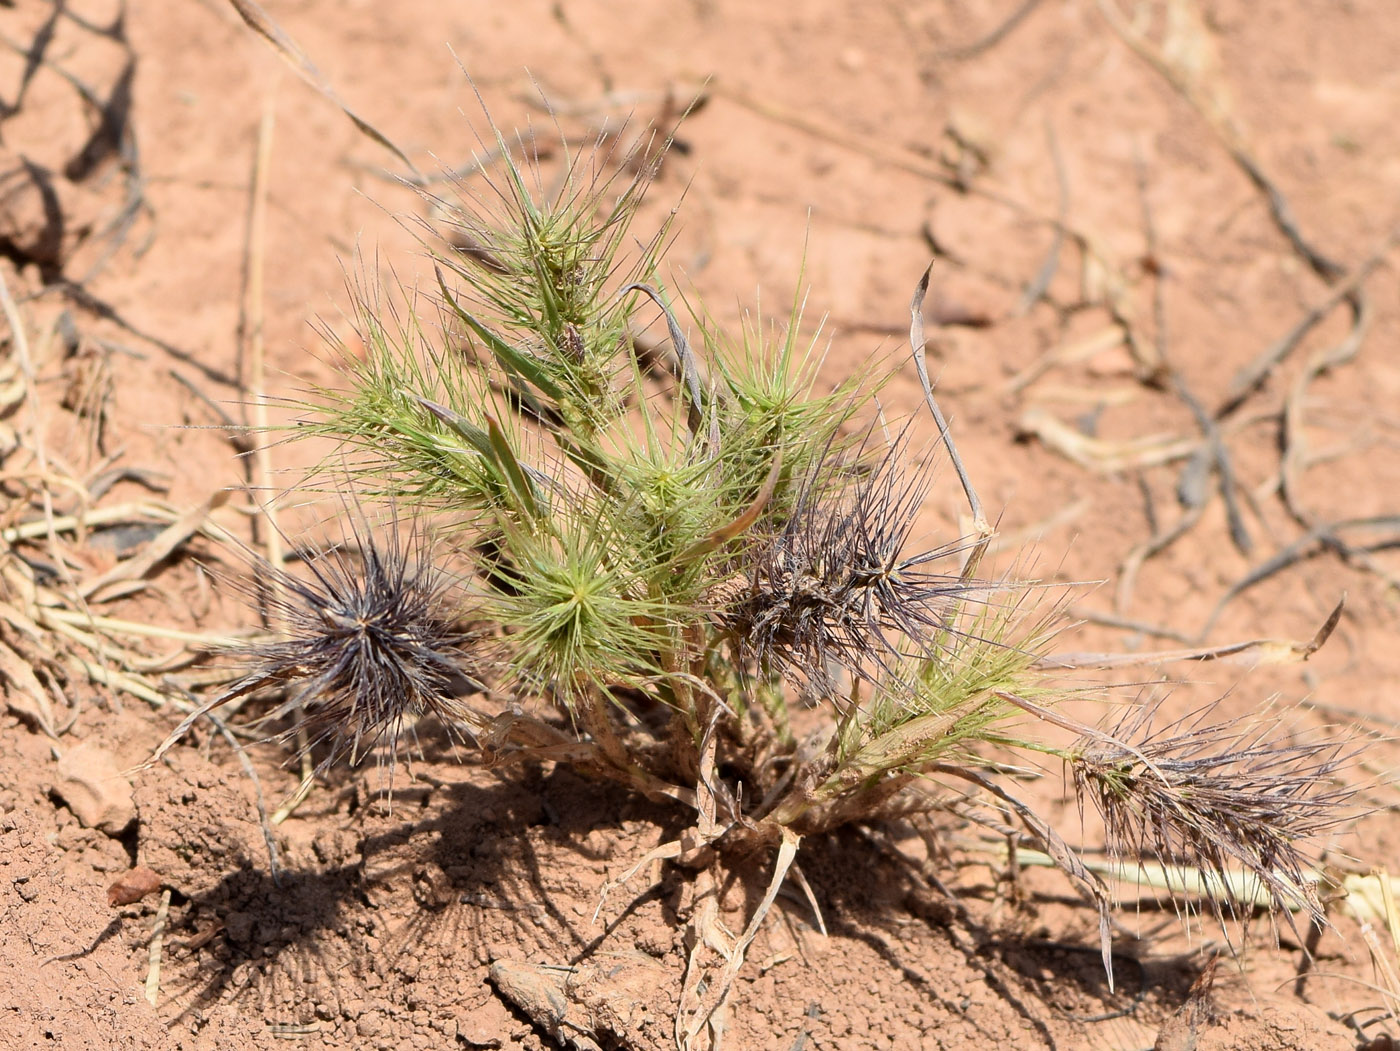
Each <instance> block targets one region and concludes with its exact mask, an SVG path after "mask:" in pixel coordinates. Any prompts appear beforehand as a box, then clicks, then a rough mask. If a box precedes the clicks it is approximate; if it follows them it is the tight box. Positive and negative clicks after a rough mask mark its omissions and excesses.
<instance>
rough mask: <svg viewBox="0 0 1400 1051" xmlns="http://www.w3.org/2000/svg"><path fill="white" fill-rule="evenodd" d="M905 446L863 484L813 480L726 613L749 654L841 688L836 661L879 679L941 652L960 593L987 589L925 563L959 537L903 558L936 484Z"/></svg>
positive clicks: (812, 685) (814, 685) (776, 668)
mask: <svg viewBox="0 0 1400 1051" xmlns="http://www.w3.org/2000/svg"><path fill="white" fill-rule="evenodd" d="M906 451H907V450H906V449H905V445H904V443H903V442H902V441H896V442H893V443H891V444H890V446H889V447H888V448H887V449H886V450H885V452H884V454H883V456H882V457H881V459H880V460H879V461H878V462H877V463H876V464H875V465H874V467H873V468H871V469H870V470H869V471H868V472H867V473H866V474H865V475H864V476H863V477H862V478H860V479H859V480H858V481H857V482H856V483H855V484H854V485H853V486H840V485H839V483H838V482H834V481H832V480H829V479H828V480H825V482H826V484H824V485H823V484H820V482H816V483H809V484H808V486H807V491H806V492H804V494H803V496H802V498H801V499H800V500H799V502H798V505H797V507H796V509H795V510H794V512H793V514H792V515H791V517H789V518H788V519H787V521H786V522H785V523H784V524H783V526H782V528H781V529H780V530H779V531H778V532H776V533H775V534H774V535H773V536H772V537H770V538H768V539H767V540H766V541H765V542H762V543H760V544H759V545H758V546H757V548H756V549H755V550H754V552H753V555H752V562H751V563H750V565H749V567H748V570H747V574H746V586H745V587H744V588H743V590H742V591H741V592H740V593H738V594H737V595H736V596H735V597H734V599H733V600H732V601H731V602H730V603H729V604H728V606H727V608H726V609H725V610H724V611H723V613H722V615H721V623H722V624H723V626H724V627H725V629H726V630H727V631H728V632H729V633H730V634H731V636H732V637H734V638H736V639H737V640H738V643H739V648H740V652H741V654H742V655H743V657H744V659H745V660H747V661H750V662H752V663H754V664H755V665H756V666H757V667H758V668H759V669H761V670H763V671H765V672H775V673H779V674H782V675H783V676H785V677H786V678H788V679H789V680H792V681H794V682H796V683H798V684H799V685H801V686H803V687H804V688H806V689H808V690H810V691H812V692H814V693H817V694H819V695H825V696H831V695H832V694H833V692H834V690H835V688H836V686H837V683H836V681H835V679H834V677H833V675H832V668H833V667H835V668H840V669H843V670H844V671H845V672H846V673H847V674H849V675H851V676H854V677H860V678H864V679H869V680H871V681H875V679H876V678H878V677H886V678H887V677H888V674H889V673H891V672H892V671H894V669H895V667H896V666H897V665H898V664H899V663H900V662H901V661H903V660H904V659H905V658H907V657H910V656H917V657H932V656H933V654H934V653H935V651H936V649H937V641H936V640H938V639H939V638H941V637H944V636H945V635H946V633H947V632H948V631H949V630H950V627H951V620H952V618H951V616H950V614H951V612H952V609H953V606H954V604H955V603H956V602H957V600H958V599H960V598H963V597H966V596H968V595H970V594H972V593H975V592H979V591H984V590H986V589H987V587H988V585H986V584H984V583H981V582H977V581H967V580H964V579H962V578H961V577H959V576H956V575H948V574H944V573H936V572H933V571H931V570H930V569H928V568H927V567H928V565H929V564H930V563H932V562H935V561H937V560H940V559H946V558H949V557H951V556H953V555H956V554H957V553H958V552H959V551H960V550H962V549H963V546H962V544H961V543H955V544H952V545H947V546H944V547H939V548H934V549H932V550H928V551H923V552H920V553H918V554H914V555H905V554H904V552H905V549H906V548H907V547H908V541H909V536H910V533H911V532H912V530H913V527H914V523H915V521H916V518H917V514H918V509H919V504H920V502H921V499H922V496H923V493H924V489H925V485H926V482H925V481H924V480H923V479H922V478H919V477H914V478H911V477H910V476H909V475H908V473H907V472H906V471H905V470H904V469H903V467H902V464H903V461H904V460H905V457H906ZM814 490H825V492H823V493H817V492H814ZM833 490H834V491H833Z"/></svg>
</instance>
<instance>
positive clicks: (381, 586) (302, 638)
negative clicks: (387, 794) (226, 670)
mask: <svg viewBox="0 0 1400 1051" xmlns="http://www.w3.org/2000/svg"><path fill="white" fill-rule="evenodd" d="M352 546H353V547H355V548H358V551H357V552H356V553H358V555H359V557H358V558H355V557H354V553H352V552H348V551H345V550H342V549H339V548H337V549H335V550H333V551H332V552H329V553H316V554H312V555H310V556H308V557H307V558H306V565H307V566H308V568H309V570H310V573H311V578H310V579H302V578H300V577H296V576H293V575H291V574H289V573H286V572H284V571H282V570H280V569H274V568H272V567H269V566H266V565H264V567H263V569H264V572H265V573H267V574H269V575H270V576H271V578H272V579H273V584H274V587H273V588H272V589H271V592H272V595H273V596H274V597H273V599H272V607H273V611H274V613H275V614H277V619H278V620H279V621H280V622H281V627H282V629H283V632H284V634H283V637H282V638H279V639H277V640H275V641H271V642H265V643H261V644H257V645H254V646H251V647H250V648H249V649H248V650H247V651H246V652H245V653H244V655H243V656H244V659H245V660H246V662H247V665H248V671H247V672H246V673H245V674H244V675H243V677H242V678H240V679H239V680H238V681H237V682H235V683H233V684H232V685H231V686H230V687H229V689H228V690H226V691H225V692H224V694H222V695H221V696H220V698H216V703H217V704H221V703H225V702H226V701H228V700H231V699H233V698H234V697H237V696H242V695H244V694H247V693H250V692H252V691H254V690H259V689H265V688H267V687H272V686H282V687H285V688H287V689H288V690H289V696H288V699H287V701H286V702H285V703H284V704H282V705H281V706H280V707H279V708H278V709H277V710H276V711H274V712H273V713H272V714H271V716H269V718H276V717H280V716H282V715H286V714H290V713H293V712H295V711H296V710H297V709H298V708H300V722H299V723H298V724H297V725H296V726H293V727H292V728H291V729H289V730H287V731H286V732H285V733H284V734H282V735H281V736H283V737H291V736H293V735H295V734H296V733H297V732H298V731H299V730H302V729H304V730H305V731H306V734H307V741H308V747H309V748H319V747H321V746H325V747H326V749H327V751H326V755H325V757H324V758H323V759H322V761H321V764H320V766H321V768H324V767H326V766H329V765H330V764H331V763H334V762H336V761H338V760H339V759H341V758H344V757H347V756H348V757H349V759H350V760H351V762H352V763H353V762H358V761H359V760H360V759H361V758H362V757H363V756H364V755H365V754H366V753H367V752H369V751H372V750H375V749H376V748H378V747H379V746H380V745H383V744H388V745H389V761H390V762H392V761H393V758H394V755H395V752H396V748H397V743H398V737H399V734H400V733H401V732H402V731H403V729H404V728H405V726H406V725H410V724H411V722H412V720H414V719H416V718H417V717H418V716H421V715H423V714H432V715H435V716H437V717H438V718H439V719H441V720H442V722H443V723H444V724H445V725H446V726H447V727H448V729H449V732H453V733H456V732H459V731H460V726H459V724H458V716H459V714H460V713H459V711H458V706H457V705H456V704H455V703H454V696H455V695H456V694H457V693H459V692H462V691H463V689H464V688H467V689H469V688H470V686H471V685H472V673H471V668H472V657H471V647H472V643H473V637H472V635H471V633H470V632H469V631H468V630H467V629H466V628H465V627H464V626H463V624H462V622H461V618H460V616H459V611H458V610H456V608H455V607H454V605H453V603H452V602H451V601H450V592H451V590H452V584H451V581H450V579H449V577H448V576H447V575H446V574H445V573H443V572H442V571H441V570H438V569H436V568H434V566H433V563H432V558H431V551H430V549H429V548H430V545H429V544H428V543H427V542H426V541H425V540H423V539H422V538H421V537H420V536H417V535H414V536H411V537H410V538H409V540H408V541H407V542H406V543H405V542H402V541H400V540H399V539H398V537H397V536H392V535H391V536H390V537H388V538H387V539H384V540H375V539H374V538H372V537H370V536H368V535H364V536H356V537H354V538H353V545H352ZM211 707H212V705H211ZM381 761H382V760H381Z"/></svg>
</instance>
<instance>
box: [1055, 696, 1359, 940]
mask: <svg viewBox="0 0 1400 1051" xmlns="http://www.w3.org/2000/svg"><path fill="white" fill-rule="evenodd" d="M1209 710H1210V709H1209V708H1207V709H1206V710H1205V711H1207V712H1208V711H1209ZM1153 711H1154V709H1153V707H1148V708H1147V709H1145V710H1144V711H1143V712H1142V713H1141V714H1140V715H1138V716H1136V717H1135V718H1134V719H1132V720H1131V722H1130V723H1127V724H1125V725H1123V726H1120V727H1119V728H1118V730H1117V731H1115V732H1114V733H1113V734H1111V735H1096V736H1094V737H1092V738H1085V739H1083V740H1082V741H1081V742H1080V745H1079V746H1078V747H1077V748H1076V749H1075V750H1074V751H1072V752H1071V753H1070V755H1069V766H1070V770H1071V774H1072V777H1073V781H1074V788H1075V792H1076V794H1077V796H1078V798H1079V801H1080V805H1081V806H1083V803H1084V800H1085V799H1086V798H1087V799H1088V800H1090V801H1091V802H1092V803H1093V805H1094V807H1095V809H1097V810H1098V812H1099V814H1100V816H1101V817H1102V818H1103V821H1104V827H1105V830H1106V835H1107V845H1108V847H1109V850H1110V851H1111V852H1112V853H1114V854H1115V855H1116V856H1118V857H1120V858H1130V859H1134V860H1136V859H1141V858H1153V859H1156V860H1159V861H1162V862H1167V863H1174V864H1184V865H1187V866H1190V867H1191V868H1194V869H1196V870H1197V871H1199V872H1200V873H1202V874H1203V876H1204V877H1205V880H1206V885H1207V887H1208V888H1209V891H1210V893H1209V894H1208V895H1207V900H1208V903H1209V905H1210V906H1211V907H1212V908H1213V910H1214V911H1215V912H1216V914H1217V918H1221V919H1223V918H1225V917H1226V916H1228V917H1229V918H1232V919H1238V920H1244V921H1247V920H1248V918H1249V915H1250V913H1251V912H1252V908H1253V905H1252V903H1253V899H1254V894H1253V893H1252V892H1251V888H1249V887H1248V886H1247V885H1242V884H1241V882H1240V880H1239V878H1238V875H1239V873H1240V872H1241V871H1243V873H1244V874H1245V875H1246V877H1247V878H1248V879H1250V880H1254V881H1257V885H1258V886H1259V887H1261V888H1262V889H1263V891H1264V892H1265V895H1266V896H1267V897H1268V899H1269V900H1270V902H1271V904H1272V911H1275V912H1280V911H1281V912H1283V913H1284V915H1285V916H1289V923H1290V924H1291V923H1292V919H1291V916H1290V913H1291V912H1292V911H1293V910H1302V911H1305V912H1307V913H1308V914H1309V916H1310V917H1311V918H1312V919H1313V920H1314V921H1316V922H1318V923H1322V922H1325V917H1324V916H1323V910H1322V903H1321V901H1320V900H1319V898H1318V895H1317V892H1316V881H1317V875H1316V864H1315V861H1314V859H1313V858H1312V856H1311V855H1310V854H1309V852H1308V850H1307V842H1308V841H1309V840H1310V839H1313V838H1314V837H1316V836H1318V835H1320V834H1321V833H1324V832H1326V831H1328V830H1330V829H1332V828H1334V827H1336V826H1338V825H1339V824H1341V823H1343V822H1344V821H1345V820H1346V819H1347V818H1348V817H1349V816H1350V814H1349V812H1348V804H1350V803H1351V802H1352V801H1353V800H1354V795H1355V794H1354V792H1352V791H1351V790H1348V789H1345V788H1341V787H1336V785H1335V777H1334V775H1335V774H1337V773H1338V772H1339V771H1340V770H1341V769H1343V768H1344V767H1345V766H1347V765H1348V761H1349V759H1350V756H1348V755H1347V754H1345V752H1344V749H1343V748H1342V747H1341V746H1339V745H1337V744H1335V743H1324V742H1311V743H1310V742H1287V741H1280V740H1278V739H1277V737H1276V736H1274V735H1273V734H1271V730H1270V727H1269V726H1267V725H1265V724H1264V723H1263V722H1262V721H1260V720H1257V719H1247V720H1238V721H1233V722H1226V723H1224V724H1220V723H1214V724H1212V723H1207V722H1205V720H1204V718H1203V713H1198V714H1197V715H1196V716H1194V717H1188V718H1187V719H1184V720H1180V721H1177V722H1173V723H1171V724H1169V725H1167V726H1166V727H1163V728H1161V729H1158V730H1153V728H1152V726H1151V719H1152V715H1153ZM1135 737H1136V738H1140V739H1139V740H1138V742H1137V743H1135V744H1134V743H1129V742H1130V740H1131V739H1132V738H1135ZM1329 786H1332V787H1329Z"/></svg>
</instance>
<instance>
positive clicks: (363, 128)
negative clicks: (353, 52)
mask: <svg viewBox="0 0 1400 1051" xmlns="http://www.w3.org/2000/svg"><path fill="white" fill-rule="evenodd" d="M229 3H230V4H232V5H233V9H234V10H235V11H237V12H238V17H239V18H241V19H243V21H244V22H245V23H247V25H248V28H249V29H251V30H253V32H255V33H257V34H258V36H260V37H262V38H263V39H264V40H266V41H267V42H268V43H269V44H271V45H272V48H273V50H274V51H276V52H277V54H278V55H279V56H280V57H281V58H282V60H283V61H285V62H286V63H287V65H289V66H291V67H292V69H294V70H296V74H297V76H298V77H300V78H301V79H302V80H303V81H305V82H306V83H307V84H309V85H310V86H311V87H312V88H314V89H315V90H316V91H317V92H318V93H319V94H320V95H321V96H322V97H323V98H324V99H326V100H327V101H328V102H330V103H332V104H333V105H335V106H336V107H337V108H338V109H339V110H340V111H341V112H342V113H344V114H345V115H346V116H347V117H349V118H350V122H351V123H352V124H354V125H355V127H356V128H358V129H359V130H360V132H361V134H363V135H365V136H367V137H368V138H370V139H372V140H373V141H374V142H377V143H378V144H379V145H380V146H383V147H384V148H385V149H386V150H388V151H389V152H390V153H392V154H393V155H394V156H395V157H397V158H398V159H399V160H401V161H403V163H404V164H405V165H406V166H407V167H408V169H409V171H411V172H413V173H414V175H419V173H418V169H417V167H415V166H414V164H413V162H412V161H411V160H409V159H408V155H407V154H406V153H404V152H403V150H401V149H399V148H398V147H397V146H395V145H394V143H393V140H392V139H390V138H389V137H388V136H387V135H385V134H384V133H383V132H381V131H380V130H379V129H378V128H376V127H375V126H374V125H373V124H371V123H369V121H367V120H365V119H364V118H363V117H361V116H360V115H359V114H358V113H356V112H355V111H354V110H352V109H351V108H350V106H349V105H348V104H347V103H345V102H344V101H343V100H342V99H341V97H340V95H339V94H338V93H337V92H336V90H335V88H334V87H332V86H331V83H330V81H329V80H327V79H326V77H325V74H323V73H322V72H321V71H320V70H319V69H317V68H316V65H315V63H313V62H312V61H311V59H310V58H308V57H307V55H306V52H305V51H303V50H302V49H301V48H300V47H299V46H298V45H297V42H296V41H295V40H293V39H292V38H291V37H290V36H288V35H287V33H286V32H285V31H284V30H283V29H282V27H281V26H279V25H278V24H277V23H276V22H275V21H274V20H273V19H272V17H271V16H270V15H269V14H268V13H267V12H266V11H265V10H263V7H262V5H261V4H259V3H257V0H229ZM419 178H421V176H419Z"/></svg>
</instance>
